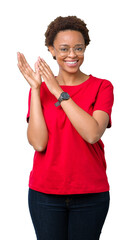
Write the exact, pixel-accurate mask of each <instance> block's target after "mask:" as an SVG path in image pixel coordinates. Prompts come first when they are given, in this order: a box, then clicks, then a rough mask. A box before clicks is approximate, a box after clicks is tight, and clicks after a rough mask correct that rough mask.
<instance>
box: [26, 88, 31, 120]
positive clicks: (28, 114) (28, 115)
mask: <svg viewBox="0 0 131 240" xmlns="http://www.w3.org/2000/svg"><path fill="white" fill-rule="evenodd" d="M30 103H31V88H30V91H29V96H28V112H27V116H26V121H27V122H29V117H30Z"/></svg>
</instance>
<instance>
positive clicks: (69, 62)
mask: <svg viewBox="0 0 131 240" xmlns="http://www.w3.org/2000/svg"><path fill="white" fill-rule="evenodd" d="M78 61H79V60H77V59H76V60H75V59H72V60H65V61H64V62H65V63H66V65H67V66H68V67H76V66H77V64H78Z"/></svg>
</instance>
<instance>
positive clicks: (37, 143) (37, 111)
mask: <svg viewBox="0 0 131 240" xmlns="http://www.w3.org/2000/svg"><path fill="white" fill-rule="evenodd" d="M17 57H18V67H19V70H20V72H21V73H22V75H23V76H24V78H25V79H26V80H27V82H28V83H29V85H30V87H31V106H30V120H29V125H28V129H27V137H28V141H29V143H30V144H31V145H32V146H33V147H34V149H35V150H36V151H44V149H45V148H46V145H47V142H48V130H47V127H46V123H45V120H44V116H43V112H42V107H41V101H40V86H41V83H42V80H41V77H40V74H39V72H38V66H37V63H36V64H35V72H34V71H33V70H32V69H31V67H30V66H29V64H28V63H27V61H26V59H25V57H24V55H23V54H21V53H17Z"/></svg>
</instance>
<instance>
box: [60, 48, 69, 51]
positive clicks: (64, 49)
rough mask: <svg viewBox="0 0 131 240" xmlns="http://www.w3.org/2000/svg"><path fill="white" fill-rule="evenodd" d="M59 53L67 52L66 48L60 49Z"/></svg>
mask: <svg viewBox="0 0 131 240" xmlns="http://www.w3.org/2000/svg"><path fill="white" fill-rule="evenodd" d="M60 51H61V52H68V48H60Z"/></svg>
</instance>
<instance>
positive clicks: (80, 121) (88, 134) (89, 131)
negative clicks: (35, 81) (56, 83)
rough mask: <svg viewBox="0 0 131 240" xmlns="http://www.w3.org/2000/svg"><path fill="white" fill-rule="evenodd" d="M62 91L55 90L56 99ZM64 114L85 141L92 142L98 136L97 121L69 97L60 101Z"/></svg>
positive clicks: (95, 140)
mask: <svg viewBox="0 0 131 240" xmlns="http://www.w3.org/2000/svg"><path fill="white" fill-rule="evenodd" d="M61 92H62V91H56V93H55V97H56V98H57V99H58V98H59V96H60V93H61ZM61 107H62V108H63V110H64V112H65V114H66V115H67V117H68V118H69V120H70V122H71V123H72V125H73V126H74V128H75V129H76V130H77V132H78V133H79V134H80V136H81V137H82V138H83V139H84V140H85V141H87V142H89V143H91V144H93V143H95V142H97V141H98V140H99V138H100V132H99V124H98V122H97V121H96V120H95V119H94V118H93V117H92V116H91V115H90V114H88V113H87V112H85V111H84V110H83V109H82V108H80V107H79V106H78V105H77V104H76V103H75V102H74V101H73V100H72V99H71V98H70V99H69V100H67V101H66V100H65V101H62V102H61Z"/></svg>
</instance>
